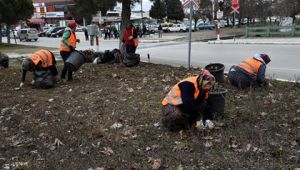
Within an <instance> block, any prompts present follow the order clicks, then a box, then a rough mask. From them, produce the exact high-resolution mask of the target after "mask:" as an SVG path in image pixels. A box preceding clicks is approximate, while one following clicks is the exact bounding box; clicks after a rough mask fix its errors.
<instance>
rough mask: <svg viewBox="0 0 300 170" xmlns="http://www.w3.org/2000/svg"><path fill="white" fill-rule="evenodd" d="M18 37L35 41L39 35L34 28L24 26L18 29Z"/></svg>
mask: <svg viewBox="0 0 300 170" xmlns="http://www.w3.org/2000/svg"><path fill="white" fill-rule="evenodd" d="M18 37H19V39H20V41H22V40H26V41H31V40H34V41H37V40H38V38H39V36H38V32H37V30H36V29H35V28H24V29H20V30H19V31H18Z"/></svg>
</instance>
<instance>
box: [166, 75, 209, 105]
mask: <svg viewBox="0 0 300 170" xmlns="http://www.w3.org/2000/svg"><path fill="white" fill-rule="evenodd" d="M197 79H198V76H192V77H189V78H186V79H184V80H182V81H180V82H179V83H177V84H176V85H175V86H174V87H173V88H172V89H171V91H170V92H169V93H168V94H167V95H166V97H165V98H164V99H163V101H162V105H164V106H166V105H167V104H171V105H173V106H178V105H181V104H183V101H182V96H181V90H180V88H179V84H180V83H182V82H185V81H188V82H191V83H193V85H194V87H195V92H194V99H195V100H196V99H197V97H198V96H199V93H200V90H199V88H198V81H197ZM205 99H208V92H206V94H205Z"/></svg>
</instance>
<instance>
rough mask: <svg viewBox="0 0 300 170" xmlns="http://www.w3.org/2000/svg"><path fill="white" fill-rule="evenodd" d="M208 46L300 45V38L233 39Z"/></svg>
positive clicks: (213, 42)
mask: <svg viewBox="0 0 300 170" xmlns="http://www.w3.org/2000/svg"><path fill="white" fill-rule="evenodd" d="M208 44H273V45H279V44H280V45H300V37H282V38H281V37H280V38H279V37H276V38H269V37H263V38H243V37H242V38H236V39H235V40H234V39H233V38H231V39H228V40H222V39H221V40H219V41H217V40H213V41H208Z"/></svg>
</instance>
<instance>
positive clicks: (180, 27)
mask: <svg viewBox="0 0 300 170" xmlns="http://www.w3.org/2000/svg"><path fill="white" fill-rule="evenodd" d="M169 30H170V32H186V31H187V30H188V28H187V27H186V25H185V24H173V25H172V27H169Z"/></svg>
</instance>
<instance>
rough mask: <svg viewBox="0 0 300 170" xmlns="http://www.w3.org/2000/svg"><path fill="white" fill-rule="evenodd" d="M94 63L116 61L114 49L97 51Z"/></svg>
mask: <svg viewBox="0 0 300 170" xmlns="http://www.w3.org/2000/svg"><path fill="white" fill-rule="evenodd" d="M94 56H95V59H94V61H93V63H94V64H103V63H109V62H114V61H115V55H114V53H113V51H109V50H105V51H104V53H95V55H94Z"/></svg>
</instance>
